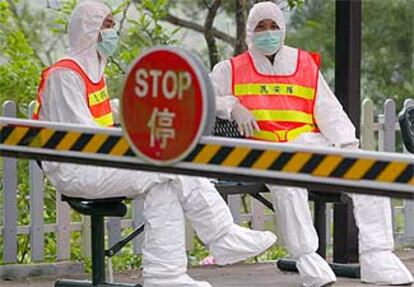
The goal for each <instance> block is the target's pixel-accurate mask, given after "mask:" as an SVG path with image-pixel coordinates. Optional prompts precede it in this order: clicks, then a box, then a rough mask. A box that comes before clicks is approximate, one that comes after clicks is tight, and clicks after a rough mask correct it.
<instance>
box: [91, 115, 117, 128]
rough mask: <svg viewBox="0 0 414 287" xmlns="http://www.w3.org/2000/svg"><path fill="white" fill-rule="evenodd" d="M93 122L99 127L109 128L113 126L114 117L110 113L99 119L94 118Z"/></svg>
mask: <svg viewBox="0 0 414 287" xmlns="http://www.w3.org/2000/svg"><path fill="white" fill-rule="evenodd" d="M94 120H95V122H96V123H97V124H98V125H99V126H101V127H109V126H112V125H113V124H114V117H113V116H112V113H111V112H110V113H108V114H106V115H104V116H102V117H100V118H94Z"/></svg>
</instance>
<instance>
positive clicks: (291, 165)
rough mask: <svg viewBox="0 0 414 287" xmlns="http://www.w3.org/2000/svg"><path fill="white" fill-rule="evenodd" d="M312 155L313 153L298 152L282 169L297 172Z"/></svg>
mask: <svg viewBox="0 0 414 287" xmlns="http://www.w3.org/2000/svg"><path fill="white" fill-rule="evenodd" d="M311 157H312V154H311V153H303V152H298V153H296V154H295V155H294V156H293V157H292V158H291V159H290V160H289V162H288V163H287V164H286V165H285V166H284V167H283V169H282V171H285V172H294V173H296V172H298V171H299V170H300V169H301V168H302V167H303V166H304V165H305V164H306V163H307V162H308V160H309V159H310V158H311Z"/></svg>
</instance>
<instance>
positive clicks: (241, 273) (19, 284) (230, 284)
mask: <svg viewBox="0 0 414 287" xmlns="http://www.w3.org/2000/svg"><path fill="white" fill-rule="evenodd" d="M400 257H401V258H403V260H404V262H405V263H406V264H407V266H408V268H409V269H410V270H411V272H413V273H414V252H404V253H403V254H400ZM189 273H190V274H191V276H193V277H194V278H197V279H199V280H208V281H209V282H211V283H212V284H213V286H215V287H247V286H249V287H298V286H300V283H299V276H298V275H297V274H296V273H290V272H280V271H279V270H278V269H277V268H276V266H275V264H272V263H268V264H252V265H242V264H240V265H233V266H230V267H225V268H223V267H221V268H220V267H198V268H192V269H191V270H190V271H189ZM77 277H78V278H81V277H79V276H77ZM115 279H116V280H115V281H117V282H125V283H126V282H129V283H134V282H135V283H142V277H141V272H140V271H139V270H138V271H130V272H126V273H119V274H116V276H115ZM54 280H55V278H32V279H26V280H19V281H13V282H12V281H0V286H1V287H12V286H13V287H27V286H31V287H52V286H53V282H54ZM335 286H338V287H345V286H346V287H356V286H364V287H367V286H369V285H367V284H362V283H360V282H359V281H358V280H356V279H345V278H339V279H338V282H337V283H336V284H335Z"/></svg>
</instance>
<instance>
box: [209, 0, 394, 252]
mask: <svg viewBox="0 0 414 287" xmlns="http://www.w3.org/2000/svg"><path fill="white" fill-rule="evenodd" d="M264 19H271V20H273V21H275V22H276V23H277V25H278V26H279V28H280V29H281V31H282V33H283V41H282V47H281V49H280V50H279V51H278V52H277V53H276V55H275V58H274V63H273V64H272V63H271V62H270V61H269V59H268V58H266V57H265V56H264V55H263V54H261V53H260V52H259V51H257V49H256V48H255V47H254V45H253V35H254V29H255V28H256V26H257V24H258V23H259V22H260V21H261V20H264ZM285 34H286V26H285V21H284V17H283V13H282V11H281V10H280V9H279V8H277V6H276V5H274V4H273V3H270V2H264V3H259V4H256V5H255V6H254V7H253V8H252V10H251V11H250V14H249V17H248V20H247V42H248V47H249V53H250V54H251V56H252V58H253V62H254V65H255V67H256V69H257V70H258V71H259V72H260V73H261V74H267V75H290V74H292V73H293V72H294V71H295V68H296V63H297V56H298V50H297V49H295V48H292V47H288V46H284V45H283V43H284V38H285ZM210 78H211V80H212V83H213V86H214V89H215V93H216V102H217V105H216V109H217V115H218V116H219V117H221V118H223V119H231V111H232V107H233V105H235V103H237V102H238V100H237V98H236V97H235V96H233V94H232V68H231V63H230V60H225V61H222V62H220V63H218V64H217V65H216V66H215V67H214V69H213V71H212V73H211V74H210ZM314 116H315V120H316V123H317V125H318V127H319V129H320V131H321V133H304V134H301V135H300V136H299V137H298V138H297V139H296V140H295V141H294V143H298V144H304V145H312V146H319V147H332V146H350V147H353V148H357V147H358V140H357V138H356V137H355V127H354V126H353V124H352V122H351V121H350V120H349V118H348V116H347V115H346V113H345V112H344V111H343V108H342V106H341V104H340V103H339V101H338V100H337V99H336V97H335V95H334V94H333V93H332V91H331V90H330V88H329V86H328V84H327V83H326V81H325V79H324V78H323V76H322V74H320V76H319V82H318V86H317V98H316V104H315V108H314ZM268 188H269V189H270V191H271V194H272V200H273V205H274V207H275V212H276V216H277V219H278V223H279V226H280V228H281V233H282V235H283V237H284V242H285V244H286V246H287V249H288V251H289V253H290V255H291V256H293V257H295V258H298V257H300V256H302V255H305V254H310V253H313V252H315V251H316V250H317V248H318V237H317V234H316V231H315V228H314V226H313V223H312V218H311V213H310V210H309V205H308V194H307V191H306V189H303V188H297V187H283V186H276V185H269V186H268ZM351 197H352V199H353V203H354V215H355V219H356V223H357V226H358V228H359V251H360V253H363V252H368V251H373V250H391V249H393V246H394V242H393V232H392V221H391V208H390V207H391V205H390V200H389V198H385V197H377V196H366V195H356V194H355V195H351Z"/></svg>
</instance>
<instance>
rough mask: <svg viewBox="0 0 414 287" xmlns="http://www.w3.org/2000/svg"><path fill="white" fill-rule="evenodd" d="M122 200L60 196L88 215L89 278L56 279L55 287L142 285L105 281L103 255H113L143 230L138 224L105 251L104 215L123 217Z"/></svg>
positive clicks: (125, 286)
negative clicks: (90, 275)
mask: <svg viewBox="0 0 414 287" xmlns="http://www.w3.org/2000/svg"><path fill="white" fill-rule="evenodd" d="M125 199H126V198H125V197H116V198H105V199H85V198H74V197H68V196H64V195H62V201H66V202H67V203H68V204H69V205H70V206H71V207H72V208H73V209H74V210H76V211H77V212H79V213H80V214H83V215H87V216H90V217H91V243H92V244H91V246H92V252H91V253H92V280H91V281H83V280H71V279H59V280H57V281H56V282H55V287H90V286H100V287H142V285H140V284H125V283H109V282H107V281H106V269H105V262H106V260H105V257H108V258H110V257H112V256H113V255H115V253H117V252H118V251H119V250H121V248H122V247H123V246H125V245H126V244H127V243H128V242H129V241H131V240H132V239H133V238H135V237H136V236H138V235H139V234H140V233H142V232H143V231H144V226H143V225H141V226H140V227H138V228H137V229H135V230H134V231H133V232H132V233H131V234H130V235H128V236H127V237H126V238H124V239H123V240H121V241H119V242H118V243H116V244H115V245H114V246H112V247H111V248H109V249H108V250H105V217H123V216H125V214H126V213H127V207H126V205H125V203H124V200H125Z"/></svg>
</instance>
